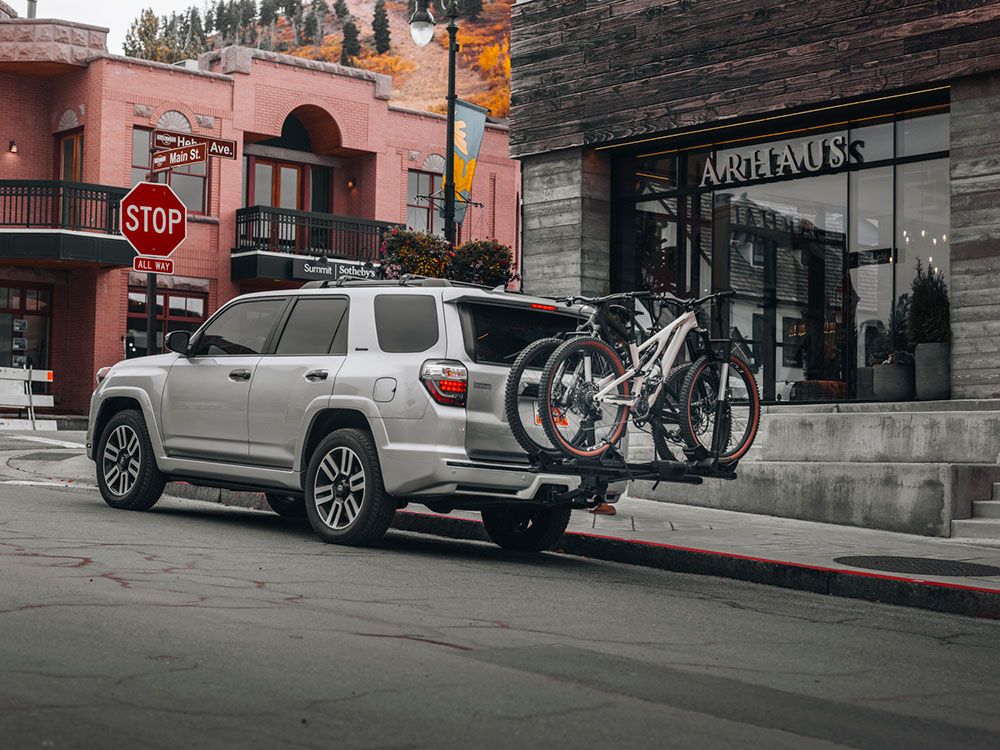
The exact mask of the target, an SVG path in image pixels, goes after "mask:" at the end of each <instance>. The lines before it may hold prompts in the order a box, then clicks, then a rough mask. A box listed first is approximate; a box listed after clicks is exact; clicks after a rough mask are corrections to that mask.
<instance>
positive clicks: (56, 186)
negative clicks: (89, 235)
mask: <svg viewBox="0 0 1000 750" xmlns="http://www.w3.org/2000/svg"><path fill="white" fill-rule="evenodd" d="M127 192H128V190H127V189H126V188H118V187H109V186H107V185H90V184H87V183H85V182H63V181H61V180H0V226H3V227H23V228H25V229H73V230H76V231H81V232H97V233H100V234H119V231H118V212H119V207H120V205H121V200H122V198H123V197H124V196H125V193H127Z"/></svg>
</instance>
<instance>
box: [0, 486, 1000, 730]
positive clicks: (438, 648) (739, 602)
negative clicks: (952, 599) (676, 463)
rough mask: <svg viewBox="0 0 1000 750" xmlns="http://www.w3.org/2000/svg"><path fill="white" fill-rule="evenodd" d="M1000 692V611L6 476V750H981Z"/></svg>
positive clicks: (1, 700) (997, 718)
mask: <svg viewBox="0 0 1000 750" xmlns="http://www.w3.org/2000/svg"><path fill="white" fill-rule="evenodd" d="M6 481H9V479H8V480H6ZM998 693H1000V623H997V622H991V621H983V620H973V619H969V618H962V617H957V616H946V615H937V614H933V613H926V612H921V611H917V610H909V609H901V608H894V607H889V606H884V605H877V604H869V603H865V602H857V601H851V600H844V599H834V598H826V597H820V596H815V595H810V594H804V593H798V592H792V591H784V590H780V589H773V588H767V587H761V586H754V585H750V584H742V583H738V582H733V581H726V580H720V579H713V578H704V577H698V576H688V575H681V574H671V573H667V572H662V571H655V570H649V569H644V568H633V567H627V566H622V565H615V564H610V563H604V562H597V561H588V560H584V559H579V558H572V557H564V556H560V555H556V554H547V555H538V556H517V555H510V554H506V553H503V552H501V551H500V550H498V549H496V548H493V547H491V546H488V545H485V544H478V543H473V542H455V541H449V540H443V539H437V538H433V537H422V536H418V535H408V534H402V533H396V532H390V535H389V536H388V537H387V539H386V540H385V542H384V543H383V544H382V545H381V546H380V547H378V548H375V549H364V550H360V549H350V548H338V547H332V546H328V545H324V544H322V543H320V542H319V541H317V540H316V539H315V538H314V537H313V535H312V533H311V531H310V530H309V529H308V527H307V526H306V525H305V524H304V523H296V522H289V521H286V520H283V519H281V518H278V517H277V516H273V515H270V514H266V513H261V512H254V511H248V510H242V509H231V508H222V507H217V506H212V505H208V504H204V503H199V502H196V501H182V500H175V499H165V500H163V501H161V503H160V504H159V505H157V507H156V508H155V509H154V510H153V511H152V512H149V513H131V512H124V511H115V510H112V509H110V508H108V507H107V506H105V505H104V503H103V502H102V501H101V499H100V497H99V495H98V494H97V493H96V492H94V491H92V490H86V489H54V488H51V487H39V486H23V485H11V484H0V746H2V747H3V748H7V749H14V748H17V749H19V748H36V747H46V748H68V747H80V748H145V747H155V748H160V747H163V748H168V747H170V748H172V747H198V748H201V747H204V748H241V749H245V748H256V747H261V748H285V747H289V748H297V747H309V748H311V747H317V748H320V747H322V748H329V747H344V748H410V747H426V748H441V747H456V748H467V747H486V748H492V747H498V748H499V747H512V746H513V747H520V748H530V747H547V748H551V747H566V746H571V747H578V748H591V747H593V748H611V747H614V748H618V747H642V748H650V747H656V748H663V747H685V748H726V747H759V748H830V747H837V746H842V747H855V748H870V749H871V750H886V749H888V748H905V749H906V750H914V749H915V748H942V747H960V748H963V750H969V749H971V748H987V747H990V748H996V747H1000V705H998V700H997V698H998Z"/></svg>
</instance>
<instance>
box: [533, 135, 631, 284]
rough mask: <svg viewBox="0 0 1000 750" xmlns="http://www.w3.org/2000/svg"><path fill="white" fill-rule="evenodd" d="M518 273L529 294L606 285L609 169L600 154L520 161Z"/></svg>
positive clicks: (556, 154)
mask: <svg viewBox="0 0 1000 750" xmlns="http://www.w3.org/2000/svg"><path fill="white" fill-rule="evenodd" d="M521 168H522V172H523V175H524V180H523V186H524V187H523V194H522V195H523V202H524V226H523V229H522V243H523V251H522V266H523V270H522V274H523V277H524V290H525V291H526V292H528V293H529V294H542V295H564V294H603V293H606V292H607V290H608V287H609V282H610V271H611V268H610V262H611V203H610V193H611V168H610V160H609V158H608V157H607V156H606V155H605V154H603V153H602V152H599V151H587V150H584V149H571V150H566V151H556V152H553V153H549V154H543V155H539V156H531V157H528V158H526V159H524V160H523V162H522V167H521Z"/></svg>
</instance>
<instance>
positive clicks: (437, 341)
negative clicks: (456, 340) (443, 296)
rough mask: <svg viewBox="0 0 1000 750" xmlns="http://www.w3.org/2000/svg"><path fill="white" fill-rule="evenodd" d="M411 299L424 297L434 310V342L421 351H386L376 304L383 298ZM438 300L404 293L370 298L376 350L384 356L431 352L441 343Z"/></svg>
mask: <svg viewBox="0 0 1000 750" xmlns="http://www.w3.org/2000/svg"><path fill="white" fill-rule="evenodd" d="M404 297H405V298H413V297H425V298H427V299H429V300H430V301H431V303H432V309H433V310H434V322H435V323H436V326H435V329H434V340H433V341H432V342H431V343H429V344H428V345H427V346H425V347H424V348H423V349H406V350H403V351H398V350H393V349H386V348H385V347H384V346H383V342H382V336H381V331H380V328H379V318H378V302H379V300H381V299H384V298H390V299H401V298H404ZM438 302H439V298H438V297H436V296H435V295H433V294H419V293H406V294H385V293H383V294H376V295H375V296H374V297H373V298H372V308H371V309H372V322H373V323H374V324H375V343H376V344H377V345H378V350H379V351H380V352H382V353H384V354H422V353H424V352H429V351H431V350H432V349H433V348H434V347H436V346H438V345H439V344H440V343H441V339H442V332H441V326H442V320H441V312H442V311H441V309H440V307H439V304H438Z"/></svg>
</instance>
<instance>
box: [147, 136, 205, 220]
mask: <svg viewBox="0 0 1000 750" xmlns="http://www.w3.org/2000/svg"><path fill="white" fill-rule="evenodd" d="M136 131H142V132H144V133H146V134H147V139H148V140H149V141H150V143H152V137H153V128H149V127H146V126H144V125H133V126H132V140H131V141H130V143H129V150H130V153H129V183H130V185H132V186H135V185H136V184H138V183H135V182H132V180H133V177H132V171H133V170H136V169H142V170H145V172H146V174H145V175H144V176H143V178H142V180H140V182H143V181H146V182H148V181H152V182H160V183H163V182H165V183H166V184H167V185H171V186H172V184H173V183H172V180H171V178H172V177H173V175H174V171H173V170H168V171H166V172H160V173H159V174H154V175H150V174H149V169H150V162H151V159H152V155H151V154H147V157H146V163H145V164H136V163H135V133H136ZM177 169H178V170H179V171H178V172H177V174H179V175H184V176H185V177H197V178H199V179H201V181H202V191H201V208H197V209H196V208H191V207H190V206H188V213H189V214H193V215H195V216H208V215H209V207H210V206H211V201H210V200H209V190H210V186H211V176H212V166H211V159H206V160H205V174H203V175H201V174H196V173H194V172H189V171H186V170H188V169H190V166H189V167H178V168H177ZM164 175H166V178H165V179H161V178H162V177H163V176H164ZM149 178H151V180H150V179H149ZM178 197H179V196H178ZM182 200H183V199H182ZM185 205H186V204H185Z"/></svg>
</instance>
